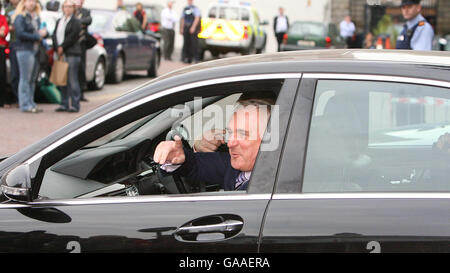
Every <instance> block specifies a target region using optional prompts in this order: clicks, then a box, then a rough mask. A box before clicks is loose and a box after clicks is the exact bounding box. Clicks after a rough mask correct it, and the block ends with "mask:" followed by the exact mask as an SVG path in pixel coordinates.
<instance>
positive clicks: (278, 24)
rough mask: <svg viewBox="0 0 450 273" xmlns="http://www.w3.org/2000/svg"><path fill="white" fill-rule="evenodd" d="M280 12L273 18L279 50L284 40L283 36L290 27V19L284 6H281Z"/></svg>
mask: <svg viewBox="0 0 450 273" xmlns="http://www.w3.org/2000/svg"><path fill="white" fill-rule="evenodd" d="M278 12H279V14H278V16H276V17H275V18H274V19H273V31H274V32H275V37H276V38H277V43H278V52H279V51H280V46H281V43H282V42H283V36H284V34H286V32H287V31H288V29H289V19H288V17H287V16H286V15H284V8H283V7H280V8H279V9H278Z"/></svg>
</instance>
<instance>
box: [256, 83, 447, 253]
mask: <svg viewBox="0 0 450 273" xmlns="http://www.w3.org/2000/svg"><path fill="white" fill-rule="evenodd" d="M449 88H450V84H449V82H441V81H431V80H424V79H417V78H407V77H405V78H404V77H390V76H375V75H374V76H370V75H347V74H345V75H343V74H342V75H333V74H326V75H325V74H323V75H319V74H304V75H303V78H302V82H301V88H300V91H299V93H298V95H297V99H296V105H295V108H294V110H293V115H292V117H293V118H292V120H291V122H290V128H289V134H288V136H287V139H286V142H285V148H284V153H283V156H282V164H281V167H280V170H279V175H278V180H277V182H276V183H277V184H276V193H275V194H274V195H273V198H272V200H271V202H270V205H269V208H268V212H267V215H266V220H265V223H264V230H263V232H262V242H261V246H260V249H261V251H262V252H272V251H275V252H365V253H369V252H370V253H379V252H448V251H450V217H449V216H450V213H449V210H448V208H449V206H450V194H449V191H450V183H448V181H449V179H448V178H449V173H450V169H449V166H450V164H449V162H450V161H449V160H450V154H449V151H450V150H448V147H449V144H450V138H449V137H448V136H449V135H448V133H449V132H450V127H449V122H448V121H449V116H448V114H449V111H448V110H449V108H448V107H449V105H450V104H449V102H450V96H449V94H450V92H449V91H450V90H449Z"/></svg>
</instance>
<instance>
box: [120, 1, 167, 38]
mask: <svg viewBox="0 0 450 273" xmlns="http://www.w3.org/2000/svg"><path fill="white" fill-rule="evenodd" d="M142 6H143V8H144V11H145V14H146V15H147V27H146V29H145V30H148V31H151V32H155V33H160V32H161V12H162V10H163V9H164V6H162V5H158V4H147V3H145V4H142ZM125 8H126V10H127V11H128V12H129V13H131V14H134V11H135V10H136V5H132V4H126V5H125Z"/></svg>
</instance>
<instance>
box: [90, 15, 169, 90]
mask: <svg viewBox="0 0 450 273" xmlns="http://www.w3.org/2000/svg"><path fill="white" fill-rule="evenodd" d="M91 16H92V24H91V25H90V26H89V31H91V32H92V33H94V34H96V35H101V37H102V39H103V43H104V47H105V49H106V51H107V53H108V63H109V64H110V65H109V70H108V73H107V80H109V81H111V82H114V83H119V82H121V81H122V80H123V76H124V75H125V73H126V72H127V71H129V70H146V71H147V74H148V76H149V77H156V75H157V71H158V67H159V64H160V60H161V54H160V45H159V42H158V40H157V39H155V38H154V37H152V36H151V35H147V34H144V33H143V32H142V30H141V29H140V26H139V21H137V20H136V19H135V18H134V17H133V16H132V15H131V14H129V13H128V12H126V11H123V10H118V11H116V10H100V9H92V10H91Z"/></svg>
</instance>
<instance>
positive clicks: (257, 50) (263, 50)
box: [256, 37, 267, 54]
mask: <svg viewBox="0 0 450 273" xmlns="http://www.w3.org/2000/svg"><path fill="white" fill-rule="evenodd" d="M266 39H267V38H266V37H265V38H264V43H263V44H262V46H261V48H257V49H256V54H261V53H263V52H265V51H266V41H267V40H266Z"/></svg>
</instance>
